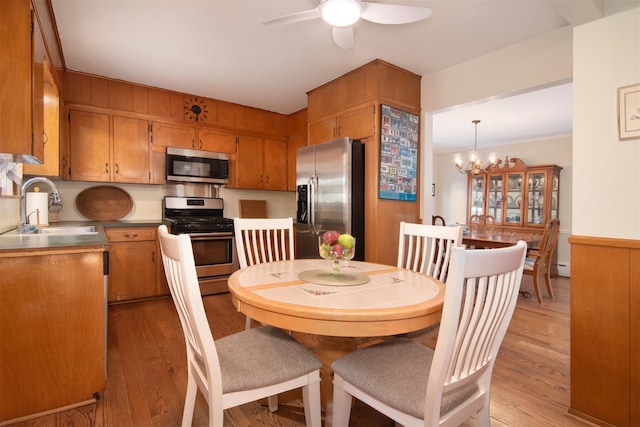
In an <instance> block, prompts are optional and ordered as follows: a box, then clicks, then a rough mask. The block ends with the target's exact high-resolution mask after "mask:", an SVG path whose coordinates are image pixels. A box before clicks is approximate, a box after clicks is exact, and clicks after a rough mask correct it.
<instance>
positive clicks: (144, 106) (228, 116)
mask: <svg viewBox="0 0 640 427" xmlns="http://www.w3.org/2000/svg"><path fill="white" fill-rule="evenodd" d="M63 87H64V98H65V102H66V103H67V104H68V105H74V104H76V105H83V106H90V107H98V108H106V109H110V110H118V111H123V112H129V113H134V114H136V115H144V116H153V118H154V119H156V120H166V119H169V120H170V121H184V122H185V123H194V122H193V121H192V120H189V118H188V115H187V114H186V110H185V106H186V105H188V104H189V103H190V102H191V101H193V100H195V99H196V98H197V99H198V100H202V101H203V102H204V104H205V105H206V109H207V113H206V117H205V116H204V115H202V116H200V117H199V120H198V123H199V124H202V125H210V126H216V127H221V128H225V129H233V130H239V131H253V132H256V133H260V134H268V135H273V136H279V137H285V136H287V132H288V126H289V119H288V117H289V116H286V115H284V114H279V113H274V112H271V111H266V110H261V109H258V108H253V107H247V106H244V105H239V104H233V103H230V102H225V101H220V100H216V99H210V98H202V97H199V96H194V95H188V94H184V93H180V92H172V91H169V90H164V89H157V88H153V87H148V86H143V85H136V84H133V83H129V82H125V81H120V80H113V79H108V78H104V77H99V76H94V75H89V74H83V73H77V72H72V71H65V72H64V73H63Z"/></svg>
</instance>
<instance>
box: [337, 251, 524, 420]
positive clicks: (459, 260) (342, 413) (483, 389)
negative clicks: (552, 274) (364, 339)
mask: <svg viewBox="0 0 640 427" xmlns="http://www.w3.org/2000/svg"><path fill="white" fill-rule="evenodd" d="M526 250H527V244H526V243H525V242H523V241H519V242H518V243H517V244H516V245H515V246H510V247H506V248H500V249H490V250H465V249H464V248H462V247H458V248H454V249H453V253H452V259H451V264H450V267H449V275H448V278H447V284H446V289H447V291H446V294H445V298H444V306H443V311H442V320H441V325H440V332H439V335H438V343H437V345H436V348H435V350H432V349H430V348H428V347H426V346H423V345H420V344H418V343H415V342H413V341H411V340H409V339H406V338H391V339H389V340H387V341H384V342H383V343H381V344H376V345H372V346H370V347H365V348H363V349H360V350H356V351H355V352H353V353H350V354H348V355H346V356H344V357H342V358H340V359H338V360H336V361H335V362H333V363H332V364H331V368H332V369H333V371H334V378H333V384H334V385H333V419H332V421H333V426H335V427H346V426H347V425H348V424H349V417H350V412H351V401H352V398H353V397H355V398H357V399H359V400H361V401H362V402H364V403H366V404H367V405H369V406H371V407H373V408H374V409H376V410H378V411H380V412H382V413H383V414H385V415H386V416H388V417H389V418H391V419H393V420H394V421H395V422H396V423H397V424H400V425H403V426H422V427H425V426H429V427H431V426H457V425H460V424H461V423H462V422H464V421H465V420H467V419H468V418H471V417H473V416H474V415H476V414H477V422H478V425H480V426H489V425H490V418H489V404H490V400H491V376H492V372H493V366H494V364H495V361H496V357H497V356H498V350H499V349H500V345H501V344H502V340H503V338H504V335H505V333H506V332H507V328H508V326H509V323H510V321H511V317H512V315H513V311H514V309H515V306H516V302H517V298H518V291H519V289H520V282H521V280H522V271H523V266H524V259H525V253H526Z"/></svg>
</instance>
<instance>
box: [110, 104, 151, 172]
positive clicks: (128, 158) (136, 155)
mask: <svg viewBox="0 0 640 427" xmlns="http://www.w3.org/2000/svg"><path fill="white" fill-rule="evenodd" d="M113 161H114V163H115V164H114V168H115V169H114V171H113V181H114V182H130V183H139V184H148V183H149V180H150V179H151V177H150V173H149V162H150V156H149V122H148V121H147V120H140V119H135V118H131V117H120V116H113Z"/></svg>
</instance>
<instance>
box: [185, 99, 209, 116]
mask: <svg viewBox="0 0 640 427" xmlns="http://www.w3.org/2000/svg"><path fill="white" fill-rule="evenodd" d="M208 113H209V110H207V104H206V103H205V99H204V98H199V97H197V96H196V97H189V98H188V99H187V100H186V101H185V102H184V117H185V119H187V120H193V121H194V122H198V121H200V122H201V121H203V120H205V119H206V118H207V114H208Z"/></svg>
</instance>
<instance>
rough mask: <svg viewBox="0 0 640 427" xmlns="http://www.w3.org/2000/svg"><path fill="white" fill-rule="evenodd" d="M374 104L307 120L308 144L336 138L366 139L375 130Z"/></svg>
mask: <svg viewBox="0 0 640 427" xmlns="http://www.w3.org/2000/svg"><path fill="white" fill-rule="evenodd" d="M375 111H376V107H375V105H371V104H368V105H365V106H362V107H358V108H355V109H351V110H348V111H345V112H342V113H341V114H339V115H337V116H333V117H328V118H324V119H321V120H317V121H314V122H309V133H308V135H309V144H310V145H311V144H319V143H321V142H325V141H331V140H333V139H336V138H342V137H347V138H351V139H366V138H369V137H370V136H373V135H374V134H375V132H376V120H375V117H376V115H375Z"/></svg>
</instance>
